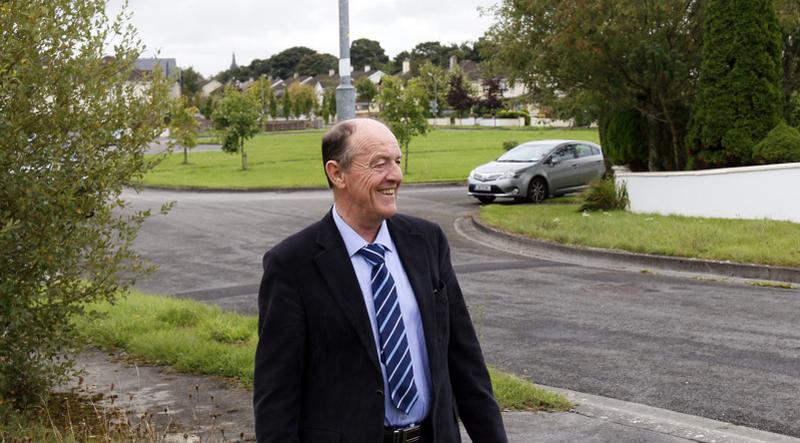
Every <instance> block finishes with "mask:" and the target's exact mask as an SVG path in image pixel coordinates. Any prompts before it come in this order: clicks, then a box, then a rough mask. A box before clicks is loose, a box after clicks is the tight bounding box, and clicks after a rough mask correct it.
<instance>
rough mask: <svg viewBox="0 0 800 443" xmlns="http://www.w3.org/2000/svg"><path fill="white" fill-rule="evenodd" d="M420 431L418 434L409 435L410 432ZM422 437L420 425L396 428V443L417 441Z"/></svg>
mask: <svg viewBox="0 0 800 443" xmlns="http://www.w3.org/2000/svg"><path fill="white" fill-rule="evenodd" d="M414 431H418V432H417V434H416V435H414V436H409V435H408V434H410V433H412V432H414ZM421 437H422V432H421V429H420V426H419V425H415V426H409V427H407V428H404V429H395V430H394V438H393V439H392V440H394V442H396V443H417V442H418V441H420V439H421Z"/></svg>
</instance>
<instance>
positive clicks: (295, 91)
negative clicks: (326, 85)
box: [288, 83, 317, 118]
mask: <svg viewBox="0 0 800 443" xmlns="http://www.w3.org/2000/svg"><path fill="white" fill-rule="evenodd" d="M288 93H289V96H290V97H291V107H292V113H293V114H294V115H295V116H296V117H300V116H306V117H307V118H311V115H312V112H313V111H314V109H315V108H316V104H317V92H316V91H315V90H314V88H313V87H311V86H309V85H301V84H300V83H292V84H291V85H289V89H288Z"/></svg>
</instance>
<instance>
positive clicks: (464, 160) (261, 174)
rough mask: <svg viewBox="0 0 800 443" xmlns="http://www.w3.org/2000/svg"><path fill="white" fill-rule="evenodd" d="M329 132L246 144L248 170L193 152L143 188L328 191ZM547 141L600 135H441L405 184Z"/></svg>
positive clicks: (169, 161) (426, 140) (454, 176)
mask: <svg viewBox="0 0 800 443" xmlns="http://www.w3.org/2000/svg"><path fill="white" fill-rule="evenodd" d="M323 133H324V131H321V130H317V131H301V132H292V133H263V134H259V135H257V136H256V137H254V138H252V139H250V140H249V141H247V143H245V152H246V153H247V159H248V170H247V171H242V170H241V157H240V155H239V154H227V153H223V152H196V153H194V152H191V151H190V152H189V164H188V165H183V164H181V162H182V161H183V153H182V152H176V153H175V154H172V155H171V156H169V157H168V158H166V159H165V160H164V161H163V162H162V163H161V164H160V165H159V166H158V167H157V168H156V169H155V170H154V171H151V172H150V173H149V174H147V175H146V176H145V177H144V179H143V184H145V185H151V186H165V187H176V188H230V189H267V188H308V187H319V188H322V187H325V186H326V181H325V176H324V173H323V171H322V157H321V154H320V149H321V141H322V134H323ZM546 138H574V139H582V140H589V141H594V142H597V141H598V134H597V131H596V130H556V129H527V130H523V129H516V130H508V129H493V128H490V129H473V130H466V129H458V130H456V129H437V130H434V131H432V132H430V133H429V134H428V135H426V136H419V137H416V138H414V139H413V140H412V141H411V144H410V145H409V150H410V153H409V156H408V169H409V173H408V174H406V176H405V179H404V180H405V182H406V183H431V182H452V181H457V182H462V181H465V180H466V178H467V175H468V174H469V171H471V170H472V169H473V168H474V167H475V166H478V165H479V164H481V163H485V162H487V161H490V160H493V159H495V158H497V157H498V156H499V155H500V154H502V153H503V149H502V144H503V142H504V141H508V140H515V141H518V142H524V141H528V140H540V139H546Z"/></svg>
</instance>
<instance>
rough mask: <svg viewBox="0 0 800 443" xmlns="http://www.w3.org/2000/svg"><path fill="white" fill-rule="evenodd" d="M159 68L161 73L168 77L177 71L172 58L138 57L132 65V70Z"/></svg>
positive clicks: (149, 70)
mask: <svg viewBox="0 0 800 443" xmlns="http://www.w3.org/2000/svg"><path fill="white" fill-rule="evenodd" d="M157 67H158V68H161V73H162V74H164V76H165V77H169V76H170V75H172V74H173V73H176V72H178V65H177V63H176V62H175V59H174V58H140V59H137V60H136V62H135V63H134V65H133V70H134V71H139V72H153V71H154V70H155V69H156V68H157Z"/></svg>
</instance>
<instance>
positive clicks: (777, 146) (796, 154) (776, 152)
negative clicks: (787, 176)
mask: <svg viewBox="0 0 800 443" xmlns="http://www.w3.org/2000/svg"><path fill="white" fill-rule="evenodd" d="M753 158H754V160H755V161H756V163H761V164H765V163H791V162H800V131H798V130H797V129H796V128H793V127H791V126H789V125H787V124H786V123H784V122H781V123H778V125H777V126H775V127H774V128H773V129H772V130H771V131H769V133H768V134H767V136H766V137H764V139H763V140H761V141H760V142H759V143H758V144H757V145H756V146H755V148H753Z"/></svg>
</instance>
